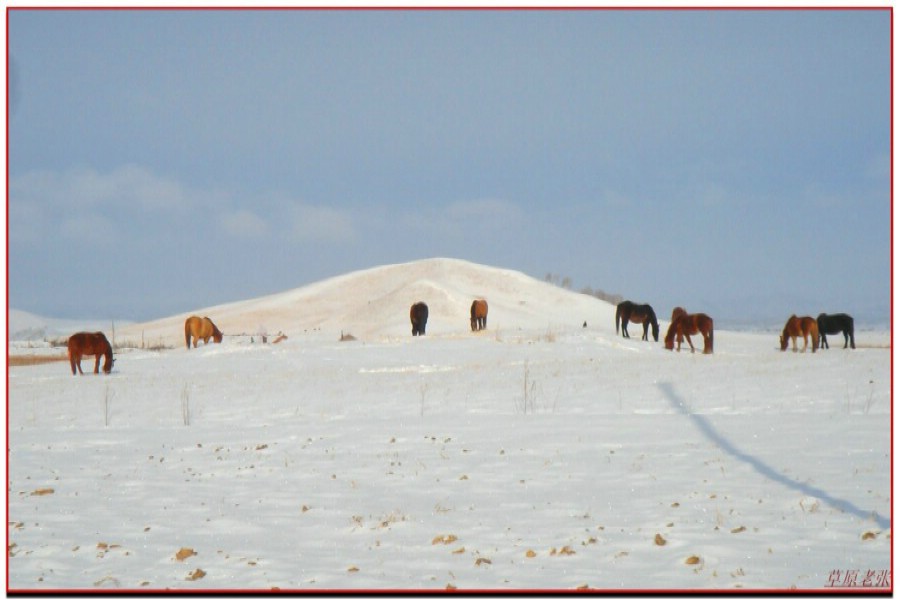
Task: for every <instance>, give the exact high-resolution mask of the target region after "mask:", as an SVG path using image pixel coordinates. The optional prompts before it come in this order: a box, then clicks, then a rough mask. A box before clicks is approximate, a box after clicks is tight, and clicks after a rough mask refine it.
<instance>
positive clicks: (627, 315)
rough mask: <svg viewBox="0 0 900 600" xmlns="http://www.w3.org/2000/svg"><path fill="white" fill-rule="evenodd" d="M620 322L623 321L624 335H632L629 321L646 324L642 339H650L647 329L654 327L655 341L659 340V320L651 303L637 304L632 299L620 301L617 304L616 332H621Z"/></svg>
mask: <svg viewBox="0 0 900 600" xmlns="http://www.w3.org/2000/svg"><path fill="white" fill-rule="evenodd" d="M620 322H621V323H622V337H626V338H627V337H631V336H630V335H628V323H640V324H641V325H643V326H644V335H643V336H641V339H642V340H646V341H649V338H648V337H647V329H648V328H649V327H653V341H654V342H658V341H659V321H657V320H656V313H655V312H653V307H652V306H650V305H649V304H635V303H634V302H632V301H631V300H625V301H624V302H620V303H619V305H618V306H616V333H619V323H620Z"/></svg>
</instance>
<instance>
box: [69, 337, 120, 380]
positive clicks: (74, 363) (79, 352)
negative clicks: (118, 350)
mask: <svg viewBox="0 0 900 600" xmlns="http://www.w3.org/2000/svg"><path fill="white" fill-rule="evenodd" d="M66 352H67V354H68V355H69V365H71V367H72V375H75V374H76V373H75V369H78V372H79V373H81V374H82V375H84V371H82V370H81V358H82V357H83V356H95V357H96V358H95V359H94V373H95V374H96V373H99V372H100V357H101V356H103V357H105V360H104V361H103V372H104V373H106V374H109V373H110V372H111V371H112V367H113V362H115V359H114V358H113V353H112V346H110V345H109V340H107V339H106V336H105V335H103V333H101V332H99V331H98V332H96V333H88V332H86V331H82V332H80V333H76V334H74V335H72V336H71V337H70V338H69V343H68V350H67V351H66Z"/></svg>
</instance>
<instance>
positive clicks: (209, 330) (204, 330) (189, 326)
mask: <svg viewBox="0 0 900 600" xmlns="http://www.w3.org/2000/svg"><path fill="white" fill-rule="evenodd" d="M222 335H223V334H222V332H221V331H219V328H218V327H216V324H215V323H213V322H212V321H211V320H210V318H209V317H203V318H201V317H196V316H194V317H188V318H187V319H186V320H185V322H184V343H185V345H186V346H187V349H188V350H190V349H191V338H194V348H196V347H197V342H199V341H200V340H203V343H204V344H208V343H209V338H212V339H213V341H214V342H215V343H217V344H221V343H222Z"/></svg>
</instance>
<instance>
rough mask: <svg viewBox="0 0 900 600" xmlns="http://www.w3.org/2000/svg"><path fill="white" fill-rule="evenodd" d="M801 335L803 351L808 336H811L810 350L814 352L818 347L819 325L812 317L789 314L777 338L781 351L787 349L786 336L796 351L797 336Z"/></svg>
mask: <svg viewBox="0 0 900 600" xmlns="http://www.w3.org/2000/svg"><path fill="white" fill-rule="evenodd" d="M800 336H803V350H802V351H803V352H806V346H807V345H808V344H809V338H812V351H813V352H815V351H816V350H817V349H818V348H819V325H818V324H817V323H816V320H815V319H813V318H812V317H798V316H797V315H791V317H790V318H789V319H788V320H787V323H785V324H784V331H782V332H781V337H780V338H778V340H779V342H780V343H781V351H782V352H784V351H785V350H787V346H788V338H790V340H791V342H792V343H793V346H794V352H796V351H797V338H798V337H800Z"/></svg>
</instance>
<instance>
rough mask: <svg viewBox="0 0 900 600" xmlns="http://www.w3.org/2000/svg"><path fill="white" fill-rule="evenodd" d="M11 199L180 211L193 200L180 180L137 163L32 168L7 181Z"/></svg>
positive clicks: (69, 206) (55, 203) (76, 206)
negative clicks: (111, 166)
mask: <svg viewBox="0 0 900 600" xmlns="http://www.w3.org/2000/svg"><path fill="white" fill-rule="evenodd" d="M10 195H11V197H12V200H13V201H14V202H26V203H27V202H41V203H44V204H52V205H54V206H58V207H66V208H70V209H76V210H78V209H83V208H91V207H96V206H100V205H126V206H136V207H138V208H140V209H141V210H143V211H181V210H184V209H185V208H187V207H188V206H189V205H191V204H193V197H195V194H192V193H191V192H190V191H189V190H188V189H187V188H185V186H184V185H182V184H181V183H180V182H178V181H176V180H173V179H169V178H166V177H161V176H159V175H156V174H154V173H152V172H151V171H149V170H148V169H145V168H143V167H140V166H137V165H124V166H121V167H118V168H116V169H114V170H112V171H110V172H107V173H100V172H98V171H97V170H95V169H91V168H77V169H69V170H67V171H63V172H55V171H32V172H29V173H26V174H24V175H21V176H19V177H16V178H14V179H13V180H12V181H11V182H10Z"/></svg>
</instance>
